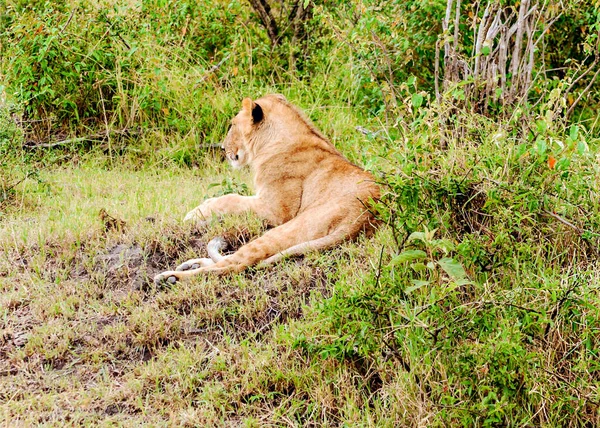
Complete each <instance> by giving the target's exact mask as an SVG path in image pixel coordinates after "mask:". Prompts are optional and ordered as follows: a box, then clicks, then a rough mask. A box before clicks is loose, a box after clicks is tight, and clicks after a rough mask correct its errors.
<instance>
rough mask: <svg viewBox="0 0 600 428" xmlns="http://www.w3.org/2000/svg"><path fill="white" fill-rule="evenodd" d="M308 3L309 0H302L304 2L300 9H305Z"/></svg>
mask: <svg viewBox="0 0 600 428" xmlns="http://www.w3.org/2000/svg"><path fill="white" fill-rule="evenodd" d="M309 4H310V0H304V3H303V4H302V9H306V8H307V7H308V5H309Z"/></svg>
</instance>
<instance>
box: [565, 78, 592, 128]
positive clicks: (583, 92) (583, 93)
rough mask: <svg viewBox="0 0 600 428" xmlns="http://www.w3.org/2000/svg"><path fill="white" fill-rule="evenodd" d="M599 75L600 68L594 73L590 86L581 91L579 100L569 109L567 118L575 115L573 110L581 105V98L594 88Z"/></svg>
mask: <svg viewBox="0 0 600 428" xmlns="http://www.w3.org/2000/svg"><path fill="white" fill-rule="evenodd" d="M598 74H600V68H598V70H597V71H596V73H594V76H593V77H592V78H591V79H590V83H588V85H587V86H586V87H585V89H584V90H583V91H581V93H580V94H579V96H578V97H577V99H576V100H575V102H574V103H573V104H571V107H569V110H567V113H566V115H565V116H566V117H567V118H568V117H569V116H571V113H573V109H574V108H575V106H576V105H577V104H578V103H579V101H581V98H582V97H583V96H584V95H585V94H587V93H588V91H589V90H590V88H591V87H592V85H593V84H594V81H595V80H596V78H597V77H598Z"/></svg>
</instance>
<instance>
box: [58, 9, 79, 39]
mask: <svg viewBox="0 0 600 428" xmlns="http://www.w3.org/2000/svg"><path fill="white" fill-rule="evenodd" d="M76 10H77V8H76V7H74V8H73V10H72V11H71V14H70V15H69V19H67V22H65V25H63V27H62V28H61V29H60V33H59V34H61V33H62V32H63V31H65V29H66V28H67V27H68V26H69V24H70V23H71V19H73V15H75V11H76Z"/></svg>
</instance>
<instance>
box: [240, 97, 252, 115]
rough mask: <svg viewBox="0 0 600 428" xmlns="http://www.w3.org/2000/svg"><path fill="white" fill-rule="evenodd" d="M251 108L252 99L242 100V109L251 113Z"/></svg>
mask: <svg viewBox="0 0 600 428" xmlns="http://www.w3.org/2000/svg"><path fill="white" fill-rule="evenodd" d="M252 107H254V101H252V98H244V99H243V100H242V109H243V110H244V111H246V112H248V113H250V112H251V111H252Z"/></svg>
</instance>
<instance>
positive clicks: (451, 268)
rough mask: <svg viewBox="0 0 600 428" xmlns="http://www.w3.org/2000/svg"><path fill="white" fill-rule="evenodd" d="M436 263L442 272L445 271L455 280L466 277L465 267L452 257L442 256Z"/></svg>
mask: <svg viewBox="0 0 600 428" xmlns="http://www.w3.org/2000/svg"><path fill="white" fill-rule="evenodd" d="M437 263H438V265H439V266H440V267H441V268H442V269H443V270H444V272H446V273H447V274H448V276H449V277H450V278H452V279H453V280H455V281H459V280H461V279H465V278H466V277H467V273H466V272H465V268H463V266H462V265H461V264H460V263H459V262H457V261H456V260H454V259H451V258H448V257H444V258H443V259H440V260H438V262H437Z"/></svg>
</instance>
